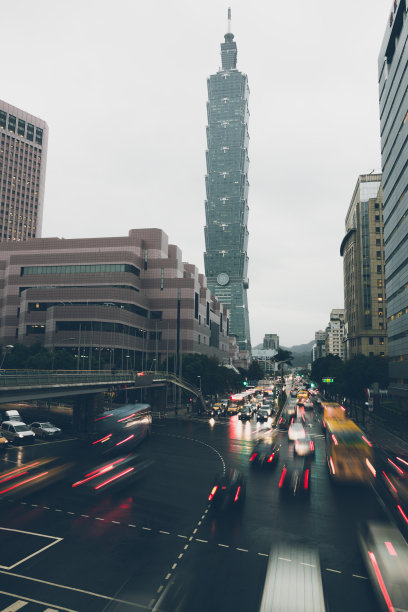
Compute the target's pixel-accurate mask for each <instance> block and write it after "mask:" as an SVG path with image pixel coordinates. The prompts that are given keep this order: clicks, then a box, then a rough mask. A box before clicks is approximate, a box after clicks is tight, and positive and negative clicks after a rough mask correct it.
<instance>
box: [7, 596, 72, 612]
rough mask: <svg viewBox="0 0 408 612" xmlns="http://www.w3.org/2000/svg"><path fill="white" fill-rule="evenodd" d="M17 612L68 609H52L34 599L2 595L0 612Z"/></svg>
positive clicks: (51, 611)
mask: <svg viewBox="0 0 408 612" xmlns="http://www.w3.org/2000/svg"><path fill="white" fill-rule="evenodd" d="M16 598H17V599H16ZM3 606H5V607H3ZM19 610H21V611H22V612H62V611H63V610H68V608H59V607H54V606H52V605H50V604H47V603H44V602H40V601H38V600H35V599H22V598H19V597H18V596H17V595H12V594H10V595H8V594H5V593H2V594H1V595H0V612H19Z"/></svg>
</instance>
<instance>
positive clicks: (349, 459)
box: [326, 418, 376, 484]
mask: <svg viewBox="0 0 408 612" xmlns="http://www.w3.org/2000/svg"><path fill="white" fill-rule="evenodd" d="M326 459H327V467H328V469H329V474H330V478H331V480H332V481H334V482H346V483H347V482H350V483H360V484H369V483H370V482H372V479H373V477H375V475H376V472H375V468H374V453H373V448H372V444H371V442H370V441H369V440H368V439H367V438H366V436H365V435H364V432H363V431H362V430H361V429H360V428H359V427H358V426H357V425H356V424H355V423H354V421H352V420H351V419H336V418H334V419H327V421H326Z"/></svg>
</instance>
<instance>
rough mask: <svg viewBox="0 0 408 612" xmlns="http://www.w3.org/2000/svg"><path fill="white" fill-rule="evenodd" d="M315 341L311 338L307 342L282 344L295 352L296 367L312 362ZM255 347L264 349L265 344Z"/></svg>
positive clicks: (294, 361)
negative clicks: (289, 344) (291, 344)
mask: <svg viewBox="0 0 408 612" xmlns="http://www.w3.org/2000/svg"><path fill="white" fill-rule="evenodd" d="M314 343H315V341H314V340H311V341H310V342H308V343H307V344H296V345H295V346H290V347H287V346H281V348H282V349H285V350H286V351H290V352H291V353H293V365H294V366H296V367H303V366H304V367H306V366H307V364H308V363H310V362H311V360H312V358H311V352H312V348H313V345H314ZM254 348H255V349H262V348H263V344H257V346H254Z"/></svg>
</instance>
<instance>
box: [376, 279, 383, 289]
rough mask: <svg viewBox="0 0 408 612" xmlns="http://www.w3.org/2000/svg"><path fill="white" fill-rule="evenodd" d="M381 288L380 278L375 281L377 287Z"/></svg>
mask: <svg viewBox="0 0 408 612" xmlns="http://www.w3.org/2000/svg"><path fill="white" fill-rule="evenodd" d="M382 286H383V282H382V278H379V279H377V287H382Z"/></svg>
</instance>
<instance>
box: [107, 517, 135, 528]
mask: <svg viewBox="0 0 408 612" xmlns="http://www.w3.org/2000/svg"><path fill="white" fill-rule="evenodd" d="M102 520H105V519H102ZM128 527H136V525H133V524H132V523H129V524H128Z"/></svg>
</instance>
